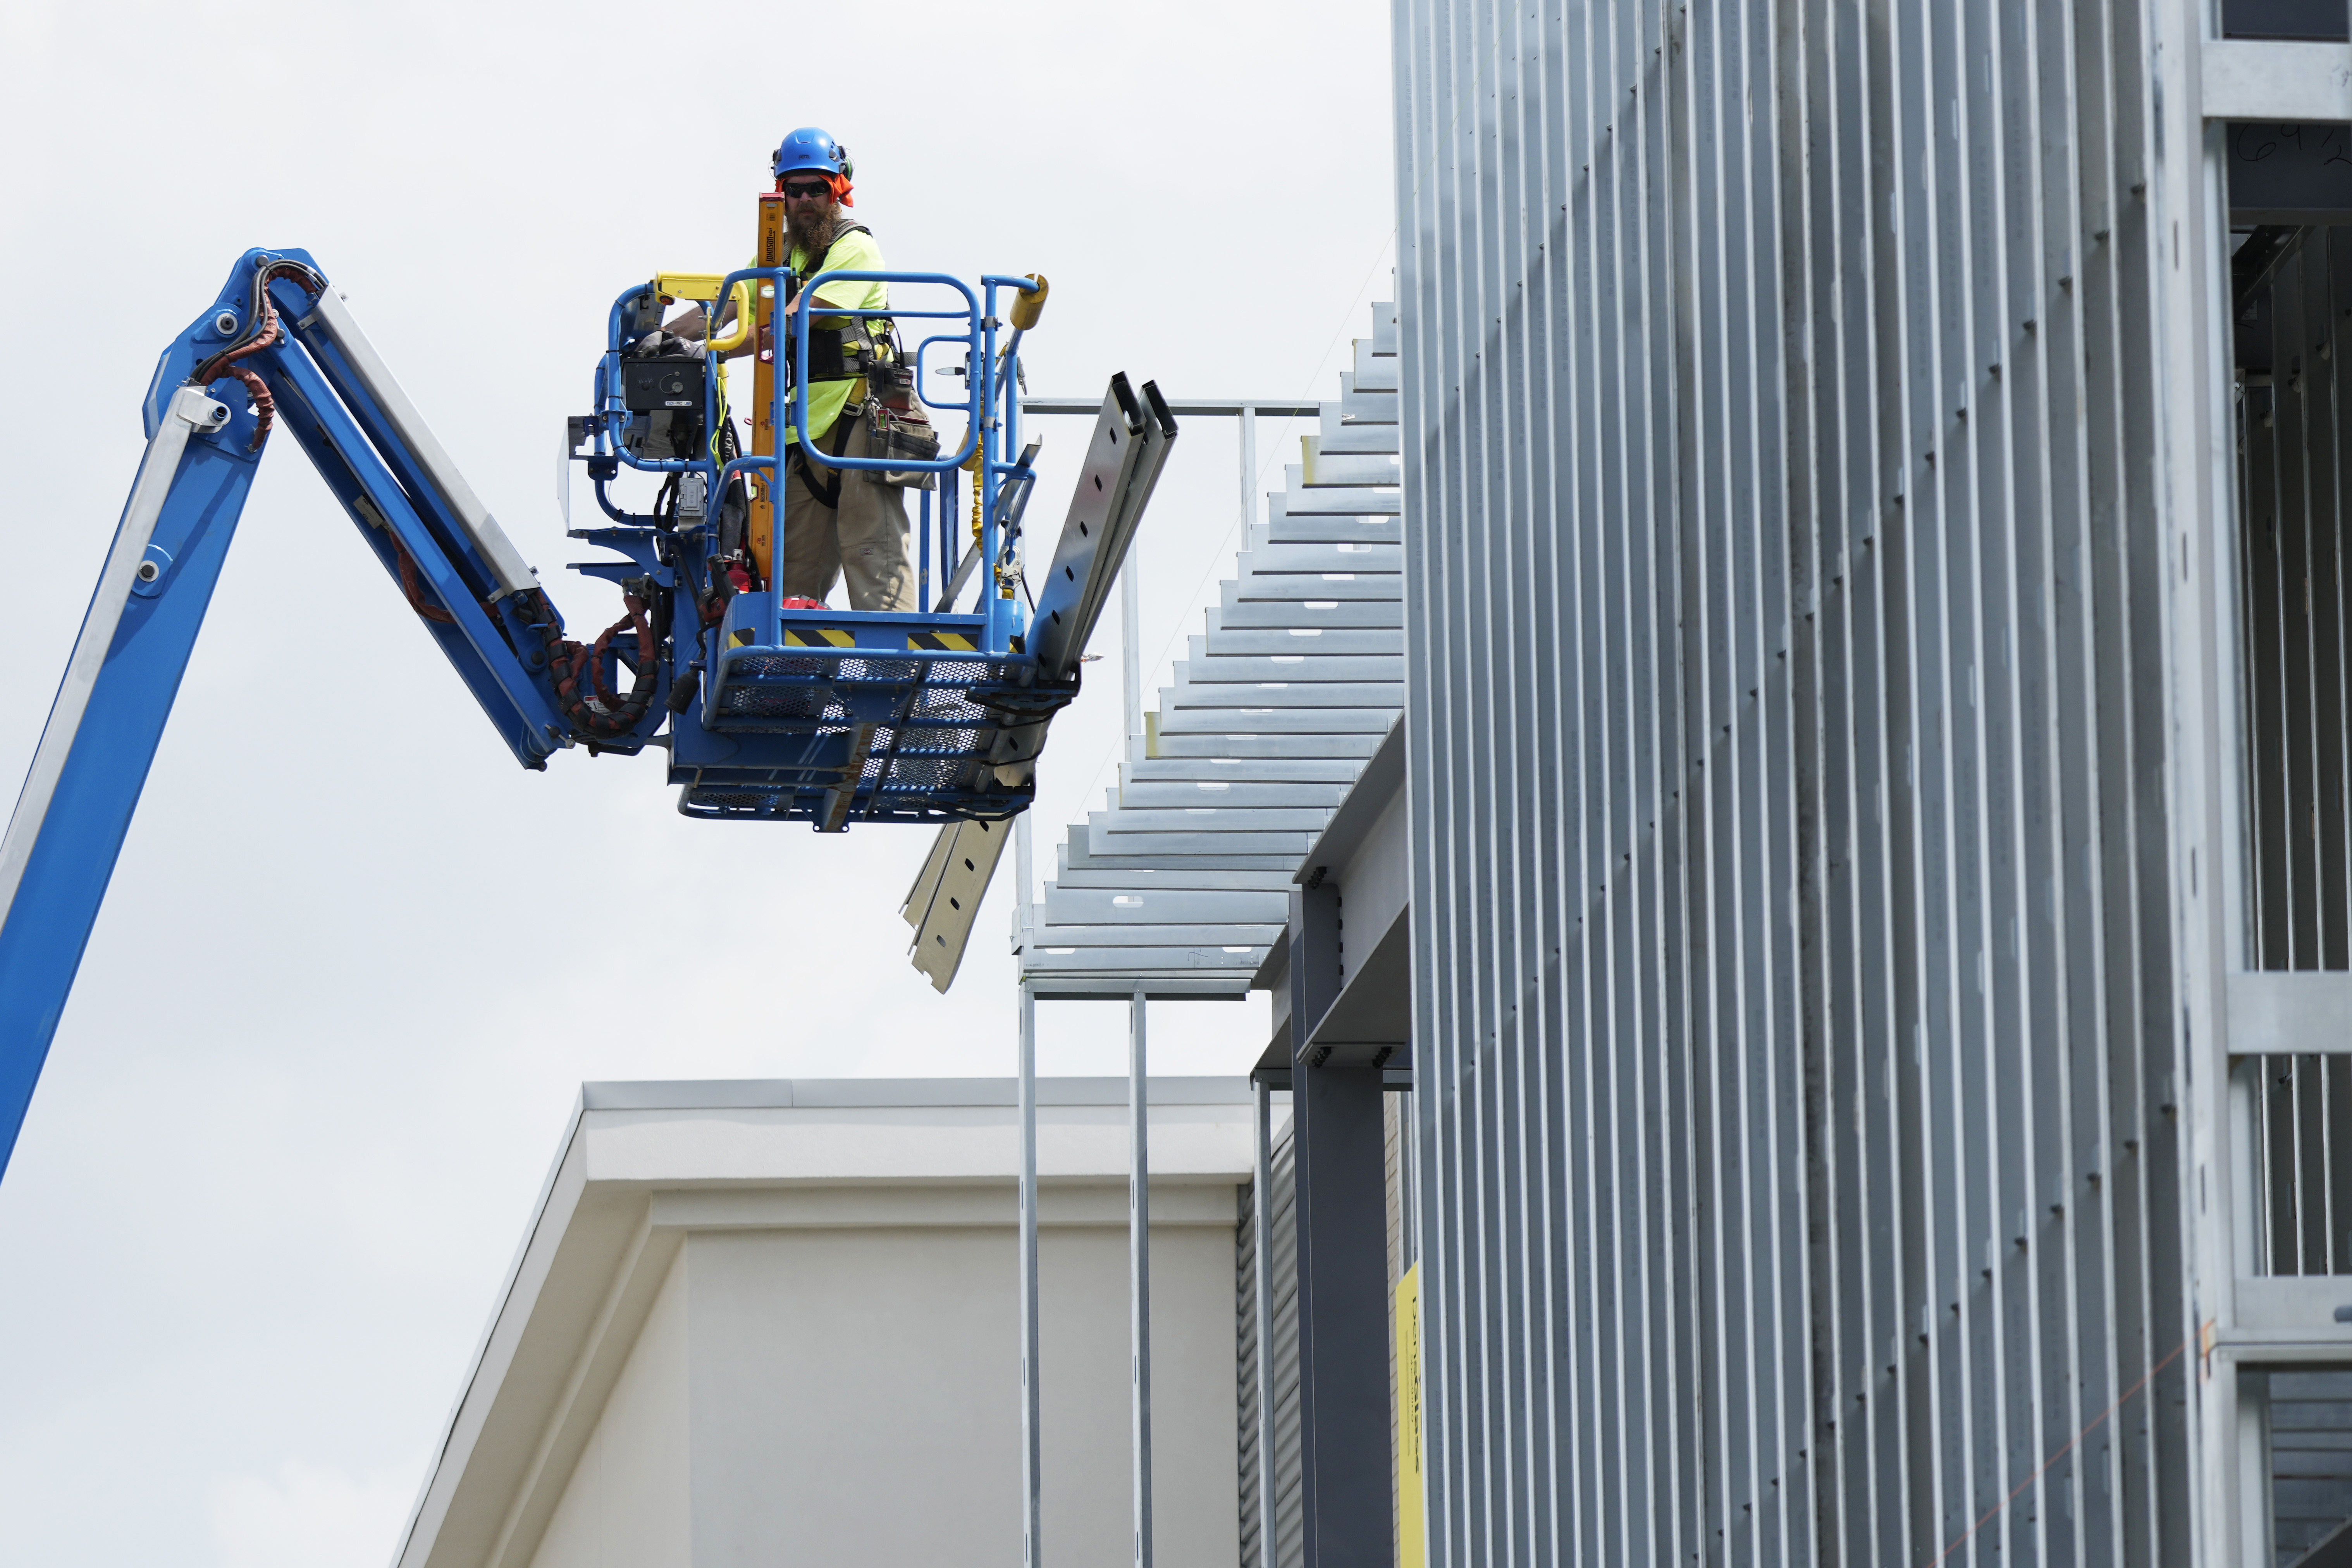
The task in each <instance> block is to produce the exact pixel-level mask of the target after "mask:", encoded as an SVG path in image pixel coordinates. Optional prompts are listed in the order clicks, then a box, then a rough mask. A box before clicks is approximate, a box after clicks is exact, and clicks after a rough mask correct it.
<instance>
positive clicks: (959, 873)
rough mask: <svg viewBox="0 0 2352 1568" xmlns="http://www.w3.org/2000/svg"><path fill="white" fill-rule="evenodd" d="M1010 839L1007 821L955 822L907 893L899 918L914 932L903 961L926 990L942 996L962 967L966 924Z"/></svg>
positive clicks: (967, 936)
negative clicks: (924, 980)
mask: <svg viewBox="0 0 2352 1568" xmlns="http://www.w3.org/2000/svg"><path fill="white" fill-rule="evenodd" d="M1011 837H1013V824H1012V822H1011V820H1010V819H1008V820H1005V821H1003V822H957V823H950V825H949V826H945V827H943V828H941V829H940V836H939V837H938V838H937V839H935V840H933V841H932V844H931V852H930V854H929V855H928V856H927V857H925V858H924V860H923V868H922V870H921V871H919V872H918V873H917V874H916V877H915V885H914V886H913V887H911V888H909V889H907V902H906V904H905V906H904V907H903V908H902V909H901V910H900V911H899V912H900V913H902V914H904V915H905V916H906V917H907V923H908V925H910V926H913V927H914V928H915V940H914V942H913V944H912V946H911V947H910V948H909V949H908V956H909V958H910V959H911V960H912V962H913V963H914V965H915V968H916V969H917V970H918V971H919V972H920V973H923V974H925V975H927V976H929V979H930V982H931V988H932V989H933V990H935V991H938V992H940V993H941V994H945V993H946V991H947V988H948V987H949V986H950V985H952V984H955V977H956V971H957V970H958V969H960V968H961V967H962V966H963V952H964V948H965V947H966V946H967V945H968V944H969V943H970V942H971V922H972V920H973V918H974V917H976V916H977V915H978V914H979V913H980V900H982V898H983V897H985V896H986V895H987V892H988V884H989V881H990V879H992V878H993V877H994V876H995V875H996V862H997V861H998V859H999V858H1002V857H1003V854H1004V845H1005V841H1006V840H1007V839H1009V838H1011Z"/></svg>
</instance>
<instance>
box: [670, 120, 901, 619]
mask: <svg viewBox="0 0 2352 1568" xmlns="http://www.w3.org/2000/svg"><path fill="white" fill-rule="evenodd" d="M772 169H773V172H774V174H775V178H776V189H777V190H778V191H779V192H781V193H782V195H783V198H784V223H785V226H786V231H787V234H788V237H789V239H790V243H791V257H790V265H791V267H792V268H793V272H795V273H796V274H798V275H799V276H800V277H803V278H810V277H814V276H815V275H816V274H817V273H819V272H831V271H856V272H878V271H880V270H882V266H883V263H882V247H880V246H878V245H877V244H876V243H875V242H874V235H873V233H872V231H871V230H869V229H868V228H867V227H866V226H865V225H864V224H862V223H859V222H857V221H856V220H855V219H853V218H851V217H850V216H848V214H847V213H846V212H845V210H844V209H845V208H847V207H850V206H853V205H856V202H855V200H854V199H853V198H852V196H851V195H850V189H851V187H850V177H851V174H852V173H853V172H854V171H853V165H852V164H851V163H850V161H849V154H848V153H846V152H845V151H844V150H843V149H842V146H841V144H840V143H839V142H835V140H834V139H833V138H832V137H831V136H830V135H827V134H826V133H825V132H823V131H820V130H818V129H817V128H816V127H814V126H805V127H803V128H802V129H801V130H798V131H795V132H793V133H792V134H791V135H789V136H786V137H785V138H784V140H783V144H782V146H780V147H778V148H777V149H776V154H775V157H774V159H773V160H772ZM817 302H818V303H819V304H823V305H839V306H842V307H844V308H845V309H849V310H880V309H883V308H885V307H887V305H888V304H889V302H890V293H889V288H888V286H887V284H883V283H851V282H833V283H828V284H826V285H825V286H824V288H823V289H819V290H818V291H817ZM802 303H803V301H802V300H800V299H799V298H797V297H794V298H792V299H788V300H786V301H785V303H784V314H785V316H787V317H789V316H791V315H792V314H793V313H794V312H796V311H797V310H800V308H801V306H802ZM733 315H734V305H733V301H731V300H730V302H729V305H728V308H727V310H726V312H725V315H724V317H722V325H723V324H725V322H726V321H729V320H731V319H732V317H733ZM665 325H666V326H667V330H668V331H671V332H674V333H676V334H677V336H679V337H681V338H684V339H686V340H688V342H697V341H699V340H701V339H702V338H703V336H704V317H703V313H702V310H701V308H700V307H699V306H697V307H695V308H694V309H693V310H689V311H688V312H687V313H686V314H685V315H683V316H681V317H679V318H678V319H677V321H671V322H667V323H665ZM882 325H883V324H882V323H881V322H879V321H871V320H867V321H860V320H858V319H856V318H854V317H847V316H835V317H817V318H816V319H814V320H813V321H810V323H809V332H808V338H809V385H808V426H809V427H808V429H807V430H806V431H805V432H803V431H799V430H786V431H785V432H784V442H785V447H784V454H785V455H784V461H783V477H782V481H781V483H782V490H783V514H784V520H783V541H782V549H781V550H780V552H779V554H780V555H781V557H782V559H781V560H780V561H779V562H778V563H777V565H776V572H775V586H776V589H777V592H778V593H780V594H781V595H783V596H784V597H785V598H788V599H790V598H798V599H810V600H817V601H822V600H823V599H824V597H825V595H828V594H830V593H831V592H832V591H833V585H834V583H835V581H836V580H837V579H841V578H846V579H847V581H848V586H849V607H850V608H851V609H853V610H911V609H913V608H914V607H915V574H914V570H913V567H912V565H911V563H910V562H909V559H908V522H907V498H906V495H905V494H904V492H903V491H901V490H900V489H899V488H898V486H896V485H886V484H877V483H875V482H874V481H873V479H870V478H868V476H867V475H866V474H865V473H861V472H858V471H856V470H853V469H847V468H819V467H817V466H816V465H815V464H814V463H811V462H810V461H809V460H808V458H807V457H806V456H805V455H804V454H803V451H802V443H803V441H809V442H814V443H815V444H816V447H817V448H818V449H819V450H821V451H823V452H824V453H825V454H826V455H828V456H831V457H844V456H846V457H852V458H863V457H866V456H869V455H870V454H869V450H868V437H869V435H870V428H869V422H868V419H867V416H866V396H865V394H866V386H865V381H866V366H867V365H869V364H870V363H873V361H874V358H875V356H876V353H877V348H878V345H879V343H880V342H881V329H882ZM788 330H789V329H788V328H787V327H786V325H785V323H784V322H782V321H780V322H779V323H778V331H776V333H775V345H776V353H777V357H778V359H779V361H780V362H781V361H783V360H786V359H787V358H788V357H789V356H788V353H787V350H786V344H787V343H788V342H789V338H788V336H787V332H788ZM750 350H751V344H750V343H748V342H747V343H746V344H745V345H744V346H743V347H742V348H741V349H739V350H737V351H735V352H736V353H749V352H750ZM729 357H732V355H730V356H729ZM782 374H791V373H790V371H789V370H787V371H785V372H783V373H782Z"/></svg>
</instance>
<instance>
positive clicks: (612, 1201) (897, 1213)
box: [398, 1079, 1253, 1568]
mask: <svg viewBox="0 0 2352 1568" xmlns="http://www.w3.org/2000/svg"><path fill="white" fill-rule="evenodd" d="M1125 1094H1126V1084H1125V1081H1124V1080H1121V1079H1046V1080H1045V1081H1044V1083H1043V1084H1041V1093H1040V1100H1041V1106H1040V1110H1039V1167H1040V1198H1039V1221H1040V1228H1041V1242H1040V1270H1041V1276H1042V1287H1041V1295H1042V1299H1043V1319H1044V1339H1043V1346H1044V1348H1043V1351H1042V1353H1041V1355H1040V1358H1039V1373H1040V1384H1041V1387H1042V1392H1043V1400H1044V1423H1045V1425H1044V1434H1045V1437H1044V1440H1045V1467H1044V1477H1045V1527H1044V1528H1045V1539H1044V1542H1043V1545H1044V1548H1045V1552H1048V1553H1050V1554H1051V1555H1052V1556H1053V1557H1055V1559H1058V1560H1061V1561H1066V1562H1096V1563H1117V1562H1122V1561H1125V1560H1127V1558H1128V1556H1129V1553H1130V1552H1131V1551H1132V1547H1131V1544H1130V1533H1129V1531H1130V1526H1129V1446H1128V1445H1129V1426H1128V1420H1129V1411H1128V1342H1127V1333H1128V1326H1127V1312H1128V1301H1127V1236H1126V1226H1127V1189H1126V1180H1127V1157H1126V1110H1125ZM1249 1096H1250V1091H1249V1088H1248V1085H1247V1083H1246V1082H1245V1081H1244V1080H1243V1079H1160V1080H1156V1081H1155V1082H1154V1084H1153V1086H1152V1113H1151V1132H1152V1149H1151V1170H1152V1180H1151V1217H1152V1226H1151V1232H1152V1241H1151V1245H1152V1273H1151V1278H1152V1302H1151V1306H1152V1329H1153V1336H1152V1352H1153V1387H1152V1415H1153V1443H1152V1457H1153V1484H1154V1489H1155V1495H1156V1498H1157V1506H1156V1508H1155V1522H1156V1535H1157V1557H1158V1561H1159V1562H1160V1563H1164V1564H1168V1565H1171V1568H1189V1565H1192V1564H1196V1563H1197V1564H1202V1565H1207V1564H1212V1563H1213V1564H1216V1565H1217V1568H1227V1565H1229V1564H1231V1563H1234V1561H1235V1560H1236V1557H1237V1555H1238V1552H1239V1549H1240V1541H1239V1518H1238V1513H1239V1510H1238V1495H1237V1482H1236V1452H1235V1417H1236V1411H1235V1343H1234V1239H1235V1237H1234V1226H1235V1221H1236V1215H1237V1201H1238V1196H1239V1192H1238V1189H1239V1188H1240V1187H1241V1185H1242V1184H1244V1182H1246V1181H1247V1179H1248V1175H1249V1172H1250V1168H1251V1158H1252V1146H1251V1139H1252V1131H1251V1130H1252V1118H1253V1110H1252V1106H1251V1102H1250V1098H1249ZM1016 1138H1017V1133H1016V1129H1015V1125H1014V1121H1013V1085H1012V1083H1011V1081H1010V1080H998V1079H957V1080H940V1079H875V1080H819V1081H813V1080H807V1079H801V1080H789V1081H759V1082H706V1083H649V1084H591V1085H587V1086H585V1087H584V1088H583V1093H582V1098H581V1102H580V1106H579V1109H578V1110H577V1111H576V1113H575V1115H574V1117H573V1119H572V1125H571V1127H570V1129H569V1130H568V1131H567V1133H566V1135H565V1138H564V1141H563V1144H562V1152H561V1153H560V1154H559V1156H558V1158H557V1161H556V1164H555V1168H554V1170H553V1171H552V1173H551V1175H550V1177H549V1180H548V1184H547V1189H546V1192H545V1194H544V1196H543V1197H542V1200H541V1205H540V1208H539V1212H538V1214H537V1215H536V1216H535V1218H534V1220H533V1223H532V1225H531V1226H530V1231H529V1233H528V1236H527V1237H526V1239H525V1241H524V1243H523V1245H522V1247H521V1249H520V1253H519V1255H518V1257H517V1259H516V1264H515V1268H514V1271H513V1274H512V1277H511V1278H510V1279H509V1283H508V1287H507V1289H506V1291H505V1292H504V1295H503V1298H502V1300H500V1303H499V1308H498V1310H497V1311H496V1312H495V1313H494V1314H493V1317H492V1321H491V1323H490V1326H489V1329H488V1332H487V1334H486V1336H485V1339H484V1343H483V1346H482V1349H481V1352H480V1354H479V1356H478V1360H477V1363H476V1365H475V1367H474V1369H473V1372H472V1374H471V1376H470V1377H469V1378H468V1379H467V1384H466V1386H465V1389H464V1392H463V1394H461V1396H460V1398H459V1400H458V1403H457V1408H456V1410H455V1411H454V1412H453V1414H452V1416H451V1421H450V1426H449V1430H448V1433H447V1435H446V1440H445V1442H444V1445H443V1448H442V1452H441V1456H440V1458H439V1462H438V1463H437V1464H436V1467H435V1468H434V1471H433V1473H432V1474H431V1476H430V1477H429V1478H428V1479H427V1481H426V1483H425V1489H424V1492H423V1494H422V1495H421V1496H420V1498H419V1500H418V1503H417V1507H416V1510H415V1516H414V1518H413V1519H412V1521H411V1522H410V1526H409V1530H408V1533H407V1536H406V1539H405V1541H404V1544H403V1548H402V1552H401V1554H400V1557H399V1559H398V1563H399V1565H400V1568H457V1565H459V1564H463V1565H464V1568H609V1565H614V1564H622V1563H626V1564H629V1565H630V1568H694V1565H698V1564H719V1563H730V1564H731V1563H773V1564H792V1563H826V1564H838V1563H924V1564H926V1565H927V1568H955V1565H958V1564H964V1563H970V1564H973V1565H975V1568H977V1565H981V1564H986V1565H988V1568H1003V1564H1005V1563H1017V1562H1019V1561H1020V1555H1021V1545H1020V1535H1019V1529H1020V1513H1019V1481H1018V1474H1019V1470H1018V1467H1019V1428H1018V1419H1019V1405H1018V1378H1017V1363H1016V1354H1017V1343H1018V1340H1017V1325H1016V1312H1017V1301H1016V1295H1015V1290H1016V1277H1015V1253H1014V1220H1015V1211H1014V1203H1013V1173H1014V1170H1015V1165H1016V1161H1017V1157H1018V1145H1017V1142H1016Z"/></svg>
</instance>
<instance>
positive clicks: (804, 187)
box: [784, 180, 833, 202]
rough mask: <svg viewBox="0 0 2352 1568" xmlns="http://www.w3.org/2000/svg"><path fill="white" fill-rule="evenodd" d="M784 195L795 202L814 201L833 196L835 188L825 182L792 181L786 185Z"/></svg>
mask: <svg viewBox="0 0 2352 1568" xmlns="http://www.w3.org/2000/svg"><path fill="white" fill-rule="evenodd" d="M784 195H787V196H790V197H792V198H793V199H794V200H795V201H803V202H805V201H814V200H815V199H817V198H818V197H820V196H829V195H833V186H832V185H831V184H829V183H827V182H825V181H823V180H792V181H788V182H787V183H786V184H785V185H784Z"/></svg>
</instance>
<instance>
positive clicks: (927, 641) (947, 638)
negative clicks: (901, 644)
mask: <svg viewBox="0 0 2352 1568" xmlns="http://www.w3.org/2000/svg"><path fill="white" fill-rule="evenodd" d="M907 650H908V652H909V653H978V652H979V651H980V645H979V644H978V643H975V642H973V641H972V640H971V638H970V637H965V636H964V635H963V634H962V633H961V632H908V634H907Z"/></svg>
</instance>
